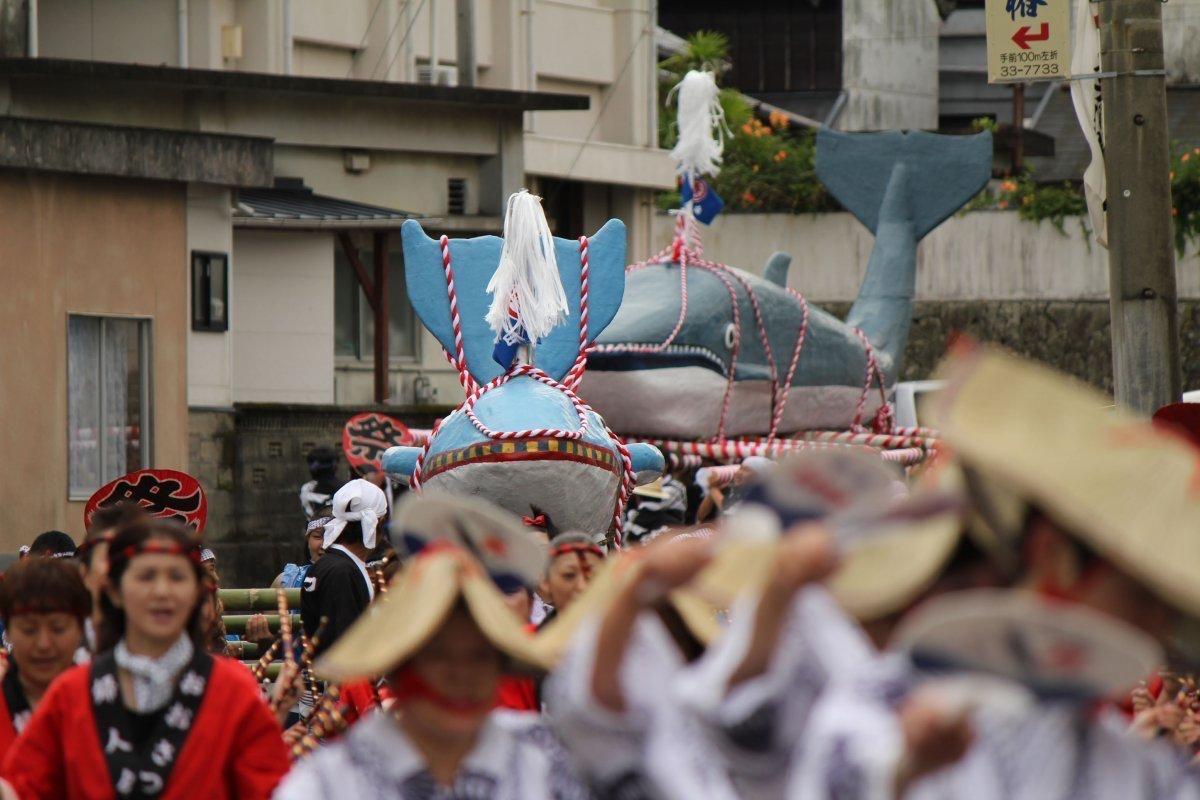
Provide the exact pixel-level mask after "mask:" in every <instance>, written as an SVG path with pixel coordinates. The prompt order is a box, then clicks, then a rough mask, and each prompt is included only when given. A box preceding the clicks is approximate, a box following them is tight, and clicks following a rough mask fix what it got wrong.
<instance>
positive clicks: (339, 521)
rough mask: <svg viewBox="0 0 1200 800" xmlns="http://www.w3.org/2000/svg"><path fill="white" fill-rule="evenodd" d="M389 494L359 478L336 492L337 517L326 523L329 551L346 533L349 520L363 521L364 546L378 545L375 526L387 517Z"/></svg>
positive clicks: (334, 501)
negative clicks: (344, 532) (376, 543)
mask: <svg viewBox="0 0 1200 800" xmlns="http://www.w3.org/2000/svg"><path fill="white" fill-rule="evenodd" d="M387 513H388V503H387V495H385V494H384V493H383V490H382V489H380V488H379V487H378V486H376V485H375V484H373V483H371V482H370V481H364V480H363V479H362V478H356V479H355V480H352V481H350V482H349V483H347V484H346V485H345V486H343V487H342V488H340V489H338V490H337V492H336V493H335V494H334V495H333V519H331V520H330V521H329V522H328V523H327V524H326V525H325V542H324V544H323V545H322V546H323V547H324V548H325V549H326V550H328V549H329V548H330V546H331V545H332V544H333V543H334V542H336V541H337V538H338V537H339V536H341V535H342V530H343V529H344V528H345V527H346V523H347V522H358V523H361V524H362V535H363V545H365V546H366V548H367V549H368V550H371V549H373V548H374V547H375V528H376V527H377V526H378V525H379V520H381V519H383V518H384V517H385V516H387Z"/></svg>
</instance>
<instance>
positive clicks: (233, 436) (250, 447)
mask: <svg viewBox="0 0 1200 800" xmlns="http://www.w3.org/2000/svg"><path fill="white" fill-rule="evenodd" d="M355 410H357V409H355ZM386 410H387V412H388V413H389V414H394V415H396V416H397V417H399V418H400V419H402V420H404V421H405V422H406V423H407V424H409V425H412V426H413V427H424V428H427V427H429V426H430V425H432V424H433V421H434V420H435V419H437V418H438V417H440V416H442V415H443V414H445V413H446V409H438V410H431V409H428V408H425V409H417V408H405V407H400V408H396V407H392V408H388V409H386ZM350 414H351V411H349V410H347V409H345V408H335V407H331V406H286V405H239V406H238V407H237V408H236V409H231V410H228V411H218V410H210V409H203V410H193V411H192V412H191V413H190V414H189V415H188V421H187V424H188V428H189V430H190V431H191V437H190V448H191V461H190V463H191V468H192V473H193V474H194V475H195V476H196V477H197V478H198V479H199V480H200V482H201V483H202V484H203V485H204V487H205V489H206V490H207V491H208V504H209V505H208V528H207V531H206V536H205V538H206V540H207V541H208V543H209V544H210V546H212V548H213V549H214V550H215V551H216V553H217V558H218V559H219V561H220V564H221V581H222V583H223V585H225V586H232V587H237V586H243V587H244V586H266V585H267V584H268V583H269V582H270V581H271V580H272V579H274V577H275V576H276V575H277V574H278V573H279V570H280V569H281V568H282V566H283V565H284V564H285V563H287V562H288V561H295V560H296V559H297V557H298V556H299V555H300V551H301V547H302V546H303V545H302V543H303V541H304V514H303V512H302V511H301V510H300V500H299V491H300V484H302V483H304V482H305V481H306V480H308V479H309V476H308V469H307V467H306V466H305V463H304V455H305V453H307V452H308V451H309V450H311V449H312V448H313V447H314V446H315V445H318V444H323V445H328V446H331V447H333V448H334V449H336V450H338V451H339V452H340V451H341V438H342V426H343V425H345V424H346V420H347V419H348V418H349V416H350ZM339 474H340V477H342V478H343V479H345V478H348V477H349V476H348V474H347V470H346V465H345V463H343V464H342V465H341V468H340V473H339Z"/></svg>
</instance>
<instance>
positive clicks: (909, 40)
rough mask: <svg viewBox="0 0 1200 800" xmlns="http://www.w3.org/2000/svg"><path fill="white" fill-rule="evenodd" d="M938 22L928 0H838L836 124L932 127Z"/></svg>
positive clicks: (859, 128)
mask: <svg viewBox="0 0 1200 800" xmlns="http://www.w3.org/2000/svg"><path fill="white" fill-rule="evenodd" d="M938 25H939V19H938V14H937V9H936V8H935V6H934V3H933V0H843V2H842V58H843V61H842V86H843V88H845V90H846V107H845V109H843V111H842V114H841V116H840V117H839V118H838V122H837V127H838V128H840V129H841V130H847V131H868V130H888V129H891V128H924V129H936V128H937V121H938V74H937V68H938V59H937V52H938V48H937V37H938Z"/></svg>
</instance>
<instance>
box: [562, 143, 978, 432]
mask: <svg viewBox="0 0 1200 800" xmlns="http://www.w3.org/2000/svg"><path fill="white" fill-rule="evenodd" d="M991 164H992V140H991V134H990V133H987V132H984V133H980V134H977V135H974V136H944V135H938V134H932V133H925V132H921V131H914V132H900V131H891V132H885V133H866V134H848V133H838V132H834V131H829V130H822V131H820V132H819V133H818V135H817V158H816V171H817V176H818V177H819V178H820V179H821V181H822V182H823V183H824V184H825V186H826V187H827V188H828V189H829V191H830V192H831V193H832V194H833V196H834V197H836V198H837V200H838V201H839V202H840V203H841V204H842V205H843V206H844V207H845V208H846V209H848V210H849V211H850V212H851V213H853V214H854V215H855V217H857V218H858V220H859V221H860V222H862V224H863V225H865V226H866V227H867V228H868V229H869V230H870V231H871V232H872V233H873V234H874V235H875V246H874V249H873V250H872V252H871V257H870V260H869V262H868V264H867V272H866V277H865V278H864V280H863V284H862V286H861V287H860V290H859V294H858V297H857V299H856V300H855V302H854V305H853V307H852V308H851V309H850V312H849V314H848V315H847V317H846V319H845V321H842V320H839V319H837V318H836V317H834V316H833V315H832V314H829V313H828V312H826V311H823V310H822V309H820V308H817V307H816V306H814V305H811V304H809V307H808V308H809V322H808V332H807V337H806V340H805V343H804V347H803V350H802V353H801V356H800V360H799V362H798V364H797V368H796V371H795V374H794V376H793V378H792V381H791V384H790V389H789V390H788V394H787V402H786V405H785V410H784V414H783V417H782V422H781V424H780V426H779V432H780V433H783V432H795V431H799V430H811V429H845V428H847V427H849V426H850V425H851V423H852V421H853V420H854V417H855V413H856V409H857V406H858V403H859V400H860V397H861V395H862V389H863V384H864V381H865V376H866V368H867V348H866V347H865V345H864V344H863V342H862V340H861V339H860V337H859V335H858V333H857V332H856V329H857V330H860V331H861V332H862V333H863V334H865V336H866V338H867V339H868V340H869V341H870V343H871V347H872V349H873V351H874V354H875V357H876V360H877V363H878V366H879V368H880V370H881V372H882V375H883V379H884V381H885V382H886V383H887V384H888V385H891V384H893V383H894V382H895V380H896V376H897V375H898V373H899V370H900V366H901V359H902V358H903V355H904V349H905V345H906V344H907V341H908V331H909V327H910V325H911V323H912V304H913V293H914V288H915V279H916V263H917V261H916V256H917V243H918V242H919V241H920V240H921V239H922V238H924V236H925V235H926V234H928V233H929V232H930V231H931V230H933V229H934V228H935V227H937V226H938V225H939V224H940V223H941V222H942V221H943V220H945V219H946V218H947V217H949V216H950V215H951V214H953V213H954V212H955V211H957V210H958V209H959V208H961V207H962V206H963V205H964V204H965V203H967V202H968V201H969V200H970V199H971V198H972V197H974V196H975V195H976V194H978V193H979V191H980V190H981V189H982V188H983V187H984V186H985V185H986V183H987V181H988V179H989V178H990V177H991ZM790 260H791V259H790V258H789V257H788V256H787V255H786V254H783V253H777V254H775V256H773V257H772V258H771V259H770V261H769V262H768V263H767V265H766V269H765V270H764V275H763V276H762V277H760V276H758V275H754V274H751V273H747V272H744V271H742V270H736V269H731V270H730V271H731V272H732V273H735V275H736V277H738V278H741V279H742V280H741V281H739V280H737V279H731V280H730V281H729V284H728V285H727V283H726V282H725V281H722V280H721V278H720V277H719V276H718V275H716V274H714V273H713V272H711V271H709V270H706V269H703V268H701V267H699V266H695V265H689V266H688V267H687V288H688V307H687V314H686V317H685V318H684V320H683V324H682V326H681V328H680V330H679V331H678V333H677V335H676V336H675V338H674V339H673V340H672V342H671V344H670V345H669V346H667V347H665V348H659V349H657V350H656V351H654V352H648V351H647V346H654V345H661V344H662V343H663V342H665V341H666V340H667V338H668V337H669V336H670V334H671V332H672V330H673V329H674V328H675V326H676V324H677V322H678V320H679V314H680V302H681V298H680V274H679V270H680V266H679V264H678V263H673V262H672V263H663V264H655V265H650V266H647V267H644V268H641V269H638V270H635V271H633V272H630V273H629V274H628V275H627V277H626V283H625V297H624V300H623V301H622V303H621V306H620V309H619V310H618V312H617V315H616V317H615V318H614V320H613V321H612V323H611V324H610V325H609V326H608V327H607V328H606V329H605V331H604V333H603V334H602V335H601V336H600V337H599V338H598V339H597V340H596V344H597V345H598V349H597V351H596V352H595V353H593V354H592V356H591V357H590V359H589V361H588V371H587V373H586V375H585V376H584V379H583V383H582V385H581V387H580V395H581V396H582V397H583V398H584V399H585V400H586V401H587V402H588V403H589V404H590V405H591V406H592V407H593V408H595V409H596V410H597V411H598V412H599V413H600V414H601V415H603V417H604V418H605V420H607V421H608V423H609V425H610V426H611V427H612V428H613V429H614V430H615V431H617V432H618V433H621V434H623V435H641V436H647V437H659V438H670V439H687V440H696V439H710V438H713V437H716V436H717V435H718V434H719V433H723V434H724V435H725V436H726V437H733V436H755V435H759V436H761V435H766V434H767V433H768V431H769V430H770V427H771V419H772V415H773V411H774V408H775V406H774V405H773V403H774V402H775V398H776V394H777V393H776V391H775V387H776V383H775V381H773V380H772V375H771V372H772V371H771V366H770V362H769V360H768V357H767V353H766V350H765V349H764V347H763V346H762V343H761V342H760V337H759V326H758V322H757V320H756V316H755V313H754V309H753V307H752V304H751V301H750V298H749V296H748V293H747V288H748V289H749V291H751V292H753V293H754V295H755V297H756V298H757V301H758V306H759V309H760V313H761V318H762V326H763V329H764V330H765V331H766V336H767V340H768V342H769V343H770V347H771V351H772V353H773V356H774V361H775V373H776V375H777V380H778V381H779V382H780V383H781V382H782V381H783V380H784V379H785V377H786V374H787V370H788V366H789V364H790V362H791V358H792V353H793V350H794V348H795V345H796V338H797V335H798V332H799V330H800V327H801V321H802V319H803V309H802V305H801V303H800V301H799V300H798V299H797V298H796V297H795V296H794V295H793V294H791V293H789V292H788V291H787V289H786V288H785V287H786V285H787V269H788V265H789V262H790ZM726 277H730V276H726ZM729 286H732V288H733V289H734V291H735V293H736V295H737V305H738V309H739V312H740V313H739V317H740V321H739V323H738V324H736V325H735V323H734V316H733V310H732V308H733V304H732V302H731V298H730V288H729ZM735 343H737V344H738V353H737V359H736V363H734V358H733V351H734V345H735ZM731 370H732V371H733V388H732V391H731V394H730V400H729V408H728V412H727V414H726V415H725V426H724V430H723V431H721V430H720V423H721V418H722V410H723V407H724V396H725V393H726V387H727V385H728V384H729V381H728V378H729V374H730V371H731ZM879 405H880V399H879V393H878V392H877V391H871V392H869V393H868V402H867V406H866V409H865V414H864V421H869V419H870V415H872V414H873V413H874V412H875V410H876V409H877V408H878V406H879Z"/></svg>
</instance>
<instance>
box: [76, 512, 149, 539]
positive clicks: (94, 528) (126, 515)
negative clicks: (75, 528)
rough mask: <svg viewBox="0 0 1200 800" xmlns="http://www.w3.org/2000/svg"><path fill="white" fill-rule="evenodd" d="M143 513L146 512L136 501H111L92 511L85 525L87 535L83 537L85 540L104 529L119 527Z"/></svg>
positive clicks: (102, 531)
mask: <svg viewBox="0 0 1200 800" xmlns="http://www.w3.org/2000/svg"><path fill="white" fill-rule="evenodd" d="M145 514H146V512H145V511H144V510H143V509H142V507H141V506H139V505H138V504H137V503H113V504H112V505H108V506H100V507H99V508H97V509H96V510H95V511H93V512H92V519H91V521H90V522H88V526H87V535H86V536H84V537H83V539H84V541H85V542H86V541H90V540H92V539H94V538H96V537H97V536H99V535H100V534H102V533H104V532H106V531H110V530H112V529H113V528H117V527H120V525H121V524H122V523H125V522H128V521H131V520H133V519H134V518H136V517H143V516H145Z"/></svg>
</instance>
